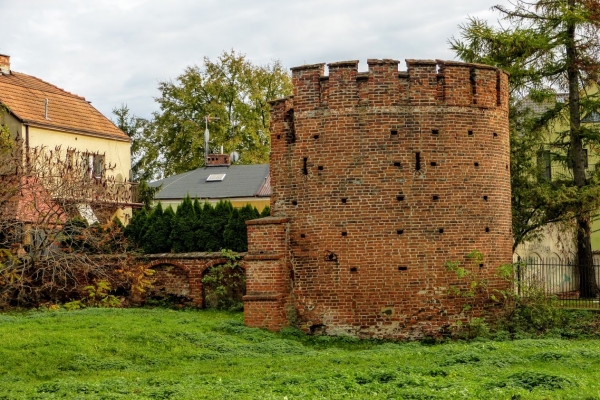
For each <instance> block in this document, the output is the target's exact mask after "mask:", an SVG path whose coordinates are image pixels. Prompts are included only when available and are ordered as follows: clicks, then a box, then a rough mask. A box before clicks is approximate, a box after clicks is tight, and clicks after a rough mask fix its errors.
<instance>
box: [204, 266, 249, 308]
mask: <svg viewBox="0 0 600 400" xmlns="http://www.w3.org/2000/svg"><path fill="white" fill-rule="evenodd" d="M245 294H246V270H245V269H244V268H243V265H231V264H227V263H215V264H214V265H209V266H207V268H206V269H205V270H204V271H203V272H202V304H203V307H204V308H213V309H220V310H242V309H243V307H244V303H243V301H242V298H243V297H244V295H245Z"/></svg>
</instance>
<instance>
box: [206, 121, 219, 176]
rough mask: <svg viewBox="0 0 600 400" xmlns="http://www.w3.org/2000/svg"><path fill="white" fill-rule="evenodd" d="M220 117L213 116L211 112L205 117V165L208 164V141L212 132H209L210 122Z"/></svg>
mask: <svg viewBox="0 0 600 400" xmlns="http://www.w3.org/2000/svg"><path fill="white" fill-rule="evenodd" d="M218 119H219V118H216V117H211V116H210V114H209V115H207V116H206V117H204V122H205V124H206V129H205V130H204V163H205V164H204V165H208V141H209V139H210V133H209V132H208V123H209V122H210V121H212V120H218Z"/></svg>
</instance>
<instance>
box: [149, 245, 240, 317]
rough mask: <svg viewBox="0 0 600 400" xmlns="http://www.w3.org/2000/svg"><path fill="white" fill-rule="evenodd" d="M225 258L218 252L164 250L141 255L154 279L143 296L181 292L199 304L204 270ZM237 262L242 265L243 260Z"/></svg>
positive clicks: (198, 305) (181, 294)
mask: <svg viewBox="0 0 600 400" xmlns="http://www.w3.org/2000/svg"><path fill="white" fill-rule="evenodd" d="M242 257H243V254H242ZM226 262H227V260H226V259H225V258H223V256H222V255H221V253H200V252H198V253H180V254H170V253H167V254H150V255H147V256H144V259H143V260H141V263H142V264H145V265H146V266H148V267H150V268H151V269H153V270H154V271H155V274H154V276H153V277H154V278H155V282H154V283H153V285H152V288H151V289H150V290H149V292H148V293H146V294H145V296H148V295H149V296H166V295H175V296H182V297H187V298H189V299H190V301H191V302H192V303H193V304H194V305H195V306H197V307H202V306H203V305H204V304H203V301H204V299H203V294H204V292H203V287H202V278H203V275H204V273H205V272H206V271H207V270H208V269H209V268H210V267H212V266H214V265H219V264H225V263H226ZM240 265H241V266H242V268H245V264H244V263H243V261H242V262H240ZM142 300H143V299H142Z"/></svg>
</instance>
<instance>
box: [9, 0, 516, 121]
mask: <svg viewBox="0 0 600 400" xmlns="http://www.w3.org/2000/svg"><path fill="white" fill-rule="evenodd" d="M507 2H508V1H507V0H450V1H448V0H323V1H316V0H293V1H292V0H250V1H249V0H168V1H165V0H162V1H157V0H93V1H88V0H60V1H58V0H18V1H14V0H0V16H1V19H0V20H1V23H2V40H0V54H7V55H10V56H11V64H12V69H13V70H15V71H18V72H23V73H26V74H30V75H34V76H36V77H39V78H41V79H44V80H46V81H48V82H50V83H53V84H55V85H57V86H59V87H62V88H64V89H66V90H68V91H70V92H73V93H76V94H78V95H81V96H84V97H86V99H87V100H89V101H92V104H93V105H94V106H95V107H96V108H98V109H99V110H100V111H101V112H102V113H104V114H105V115H107V116H109V117H111V111H112V109H113V108H115V107H117V106H119V105H120V104H122V103H125V104H127V105H128V106H129V108H130V109H131V110H132V111H133V112H134V113H135V114H137V115H139V116H143V117H150V116H151V113H152V112H153V111H156V110H157V106H156V103H155V101H154V97H156V96H157V95H158V90H157V84H158V82H159V81H164V80H169V79H174V78H176V77H177V76H178V75H180V74H181V73H182V72H183V70H184V68H185V67H186V66H189V65H193V64H201V62H202V58H203V57H204V56H208V57H210V58H213V59H214V58H215V57H217V56H218V55H219V54H220V53H221V52H222V51H223V50H229V49H235V50H236V51H239V52H242V53H244V54H246V56H247V57H248V59H249V60H250V61H252V62H253V63H257V64H264V63H268V62H270V61H271V60H273V59H279V60H281V62H282V63H283V65H284V66H285V67H286V68H290V67H294V66H298V65H302V64H312V63H318V62H335V61H343V60H356V59H357V60H360V64H359V68H360V69H361V70H364V69H366V60H367V58H394V59H399V60H402V61H403V60H404V59H406V58H427V59H436V58H437V59H440V58H441V59H453V58H454V55H453V53H452V52H451V51H450V50H449V49H448V43H447V41H448V38H449V37H451V36H452V35H456V34H457V32H458V28H457V25H458V24H460V23H463V22H465V21H466V18H467V16H477V17H481V18H485V19H489V20H496V18H497V16H498V15H497V14H496V13H494V12H492V11H491V10H490V7H491V6H492V5H495V4H507ZM401 69H405V65H404V63H402V64H401Z"/></svg>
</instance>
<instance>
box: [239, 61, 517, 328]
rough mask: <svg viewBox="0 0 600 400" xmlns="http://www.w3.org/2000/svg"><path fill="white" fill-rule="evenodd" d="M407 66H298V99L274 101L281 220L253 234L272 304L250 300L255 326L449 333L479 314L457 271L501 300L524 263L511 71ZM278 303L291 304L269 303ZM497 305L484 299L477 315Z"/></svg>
mask: <svg viewBox="0 0 600 400" xmlns="http://www.w3.org/2000/svg"><path fill="white" fill-rule="evenodd" d="M398 63H399V62H398V61H396V60H368V66H369V69H368V72H358V61H345V62H337V63H331V64H328V67H329V76H324V64H316V65H305V66H301V67H297V68H292V77H293V84H294V94H293V96H292V97H290V98H287V99H283V100H278V101H275V102H273V103H272V110H271V121H272V122H271V185H272V197H271V210H272V211H271V212H272V217H271V218H270V219H269V218H268V219H265V220H257V221H252V222H250V223H249V225H248V228H249V257H250V258H249V259H248V260H249V261H248V263H249V267H248V268H247V270H248V290H249V292H248V293H249V295H248V299H249V300H252V299H257V301H258V303H257V302H256V301H254V302H252V301H248V302H247V303H246V307H247V309H248V311H247V316H249V315H252V317H251V318H250V317H248V318H247V320H246V322H247V323H248V324H249V325H252V326H267V327H270V328H273V329H277V328H279V327H281V326H284V325H285V324H287V323H292V324H295V325H296V326H298V327H300V328H301V329H303V330H305V331H307V332H311V331H312V332H324V333H327V334H341V333H344V334H351V335H356V336H361V337H387V338H417V337H421V336H423V335H438V334H440V333H441V332H444V331H445V330H448V329H449V327H451V326H452V325H453V324H454V323H456V322H457V321H458V320H464V319H465V318H466V317H467V316H466V315H465V314H464V313H463V306H464V304H465V299H464V298H463V297H461V296H457V295H452V294H451V293H450V288H451V287H455V288H458V289H459V290H462V289H466V286H465V285H467V282H466V281H465V279H462V280H461V279H459V278H458V277H457V276H456V274H455V273H453V272H451V271H448V269H447V263H448V262H450V261H452V262H456V261H458V262H460V263H461V265H462V266H463V267H465V268H467V269H468V270H470V271H471V272H472V274H473V275H472V276H474V277H477V278H476V279H478V280H479V281H481V280H483V281H487V283H488V284H489V290H490V291H491V290H493V289H494V288H502V287H504V283H503V281H502V280H500V279H499V278H497V277H496V269H497V267H498V266H499V265H501V264H502V263H510V262H511V254H512V247H511V245H512V234H511V209H510V199H511V196H510V171H509V131H508V79H507V75H506V73H504V72H503V71H500V70H498V69H495V68H492V67H489V66H485V65H479V64H464V63H457V62H448V61H432V60H407V61H406V64H407V66H408V71H407V72H399V71H398ZM269 224H280V225H281V226H282V228H281V229H279V231H280V232H282V233H281V234H279V235H278V238H279V239H278V240H284V241H285V244H284V247H285V249H286V250H284V251H279V253H281V254H278V255H276V254H271V255H269V254H270V252H269V251H266V250H265V249H267V247H269V246H272V245H273V244H272V243H269V239H268V237H267V236H265V233H264V232H267V231H268V229H271V230H272V229H273V228H268V229H267V228H265V226H267V225H269ZM261 232H262V233H261ZM283 232H285V233H283ZM267 250H268V249H267ZM474 251H475V252H477V253H481V254H482V255H483V260H481V259H478V260H476V261H475V260H474V259H473V257H469V254H473V252H474ZM252 257H254V258H252ZM269 257H272V259H271V261H269V262H271V263H273V262H275V263H279V265H280V269H279V270H278V272H277V274H278V275H277V276H278V277H279V278H278V281H277V282H278V283H277V285H276V286H277V287H273V290H272V291H270V290H269V289H268V285H267V289H265V281H264V279H265V276H266V275H265V274H264V273H260V270H261V268H262V267H261V265H262V264H264V263H265V262H267V261H265V260H267V259H269ZM252 260H257V261H252ZM261 260H262V261H261ZM273 260H278V261H273ZM261 263H262V264H261ZM271 267H272V266H271ZM271 267H269V268H271ZM282 276H283V277H285V282H284V283H282V280H281V277H282ZM253 277H256V279H259V277H262V278H260V279H262V281H261V283H259V282H258V281H256V282H255V280H256V279H254V278H253ZM266 279H269V278H268V276H267V278H266ZM253 287H260V288H262V289H261V290H260V291H257V292H252V290H253V289H252V288H253ZM269 295H273V296H275V297H277V299H275V297H273V299H271V300H269V301H270V303H269V304H268V306H267V305H265V304H266V303H264V304H263V303H260V301H263V300H264V299H265V298H266V297H265V296H267V297H268V296H269ZM252 296H254V297H252ZM261 296H262V297H261ZM261 299H263V300H261ZM260 304H263V305H262V306H261V305H260ZM484 305H485V298H484V296H482V297H481V298H480V299H479V300H478V301H476V302H475V303H474V308H472V309H471V311H470V313H473V314H472V315H477V314H478V313H479V312H480V310H481V308H482V307H484ZM261 307H262V308H264V309H265V310H267V309H268V310H270V311H269V315H274V314H273V312H272V310H273V309H274V308H275V309H277V308H280V309H281V310H280V311H281V312H280V313H279V314H277V315H278V317H277V318H280V319H281V320H280V321H278V322H273V321H272V320H268V318H271V317H268V318H267V317H266V314H265V316H264V317H263V318H261V317H260V315H261V309H262V308H261ZM257 315H258V316H259V317H257Z"/></svg>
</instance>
